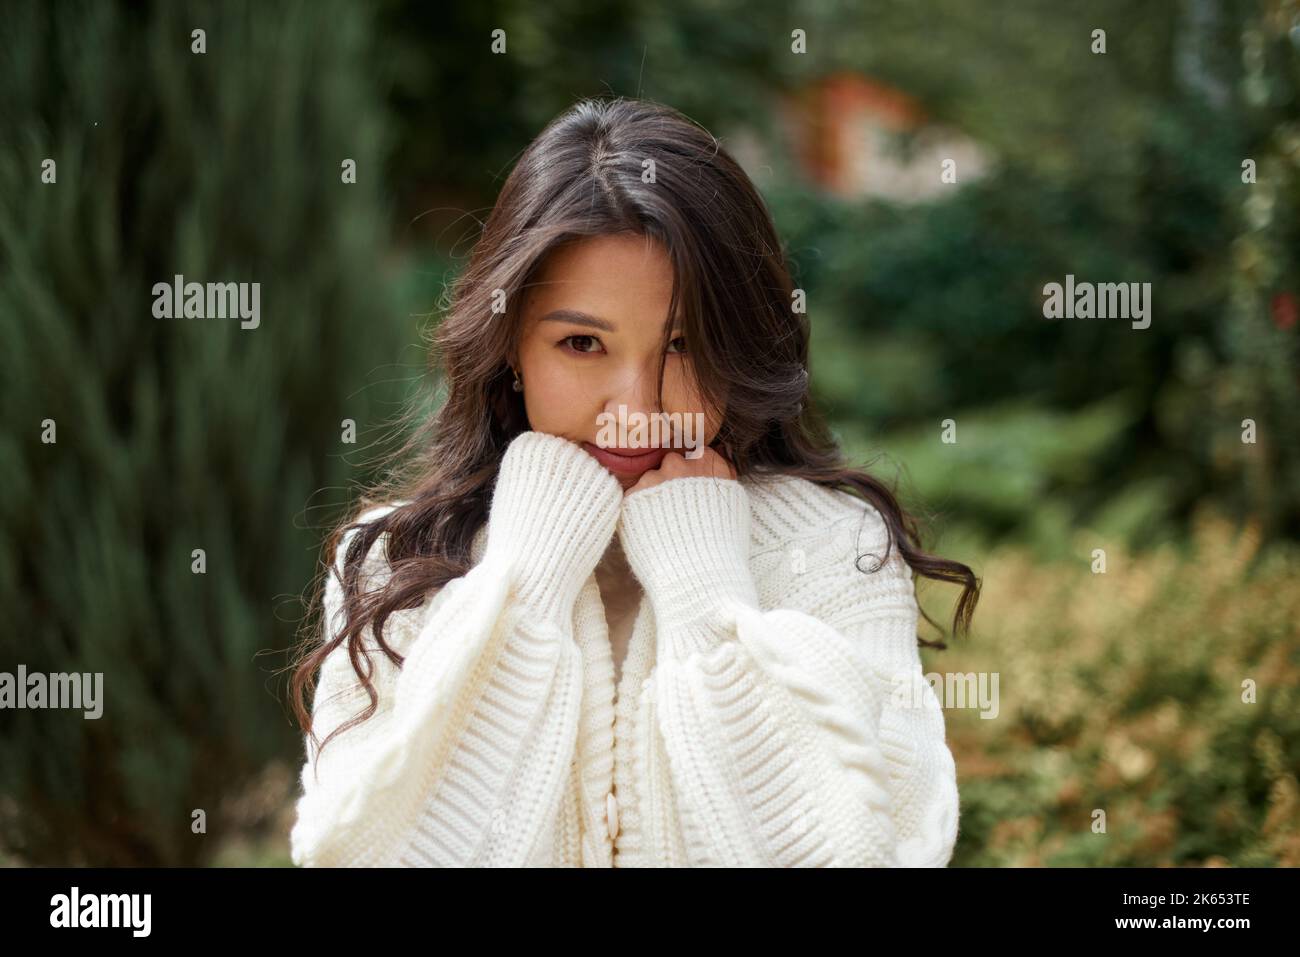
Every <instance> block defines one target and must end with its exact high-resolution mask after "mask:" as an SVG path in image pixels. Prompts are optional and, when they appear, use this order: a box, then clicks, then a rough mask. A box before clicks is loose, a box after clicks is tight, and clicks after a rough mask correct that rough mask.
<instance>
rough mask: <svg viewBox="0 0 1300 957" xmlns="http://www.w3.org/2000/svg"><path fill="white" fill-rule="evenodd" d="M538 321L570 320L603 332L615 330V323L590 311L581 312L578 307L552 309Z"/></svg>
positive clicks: (578, 324)
mask: <svg viewBox="0 0 1300 957" xmlns="http://www.w3.org/2000/svg"><path fill="white" fill-rule="evenodd" d="M537 321H538V322H571V323H573V324H574V325H577V326H588V327H590V328H592V329H603V330H604V331H605V332H617V331H618V330H617V328H616V327H615V325H614V324H613V323H612V322H610V321H609V320H608V319H601V318H600V317H599V316H593V315H591V314H590V313H586V312H582V311H580V310H578V309H553V310H552V311H550V312H548V313H547V314H546V315H544V316H542V318H540V319H538V320H537Z"/></svg>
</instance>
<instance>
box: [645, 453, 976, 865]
mask: <svg viewBox="0 0 1300 957" xmlns="http://www.w3.org/2000/svg"><path fill="white" fill-rule="evenodd" d="M865 509H866V506H865V504H864V510H865ZM872 517H873V518H874V523H873V524H872V527H874V528H876V530H877V532H878V533H879V536H878V537H879V538H880V542H879V544H880V546H881V547H882V548H883V546H884V544H885V539H884V537H883V536H884V525H883V522H882V521H881V520H880V519H879V516H878V514H875V513H873V516H872ZM843 528H844V526H840V530H842V529H843ZM619 534H620V537H621V540H622V544H623V547H624V550H625V551H626V553H627V555H628V560H629V562H630V564H631V565H632V567H633V570H634V571H635V572H636V574H637V577H638V578H639V579H640V580H641V582H642V584H643V585H644V587H645V589H646V592H647V595H648V596H649V597H650V600H651V604H652V608H653V610H654V615H655V622H656V627H657V631H658V634H657V638H656V641H657V667H656V675H655V677H654V679H653V691H652V693H653V694H654V699H653V700H654V702H655V711H656V714H657V722H658V724H659V732H660V736H661V739H662V746H663V749H664V751H665V752H666V757H667V760H668V765H669V768H670V773H671V776H672V780H673V784H674V790H675V791H676V792H677V796H678V800H679V803H680V805H681V813H682V817H683V819H684V820H683V830H684V833H685V834H686V837H687V841H688V845H692V846H693V852H692V855H691V856H692V858H695V859H698V860H701V861H703V862H707V863H713V864H715V865H719V866H758V867H771V866H775V867H790V866H850V867H895V866H936V867H942V866H946V864H947V862H948V860H949V859H950V857H951V855H952V850H953V846H954V844H955V842H956V833H957V814H958V800H957V786H956V766H955V763H954V761H953V758H952V754H951V752H950V750H949V749H948V747H947V744H946V742H945V735H944V721H943V714H942V711H941V709H940V708H939V705H938V701H937V698H936V697H935V695H934V691H933V689H932V688H931V687H930V686H929V684H928V683H926V682H925V681H924V678H923V675H922V671H921V662H920V656H919V653H918V651H917V647H916V624H917V618H918V613H919V609H918V607H917V604H916V599H915V594H914V591H913V587H912V580H911V571H910V568H909V567H908V566H907V564H906V562H904V561H903V560H902V559H901V557H899V556H897V554H896V553H891V555H890V556H888V560H887V561H886V562H885V563H884V564H883V566H882V567H881V569H880V570H878V571H876V572H873V573H870V574H865V575H864V574H863V573H862V572H861V571H858V570H857V568H856V567H854V565H853V561H854V558H855V557H856V556H855V555H849V554H847V552H848V550H849V549H848V547H845V548H844V551H845V553H846V554H845V555H844V556H843V562H844V563H845V566H846V568H847V570H848V572H851V575H850V574H848V573H846V572H837V573H836V574H827V575H825V576H824V578H823V579H821V580H818V581H817V582H816V583H815V584H809V585H806V586H801V587H810V588H812V589H813V593H814V594H815V596H816V600H814V601H810V602H808V603H807V604H814V605H816V606H817V607H819V608H827V609H835V612H834V613H833V617H834V618H835V620H836V621H837V622H838V623H839V627H835V626H832V625H831V624H829V623H828V622H827V621H826V620H823V618H822V617H816V616H813V615H811V614H808V613H806V612H803V611H799V610H795V609H794V608H785V607H778V608H775V609H772V610H766V611H765V610H763V609H762V608H761V607H760V604H759V597H758V594H757V591H756V585H755V582H754V579H753V576H752V573H751V571H750V568H749V541H750V513H749V502H748V492H747V491H746V490H745V488H744V486H743V485H742V484H741V483H740V482H737V481H735V480H725V479H717V478H713V477H703V476H692V477H688V478H676V479H671V480H669V481H667V482H664V483H662V484H660V485H657V486H655V487H652V488H650V489H646V490H644V491H641V492H636V493H634V494H632V495H630V496H628V498H627V499H626V501H625V503H624V507H623V513H622V517H621V520H620V526H619ZM850 538H852V536H851V535H848V534H847V533H846V534H845V535H844V537H843V538H842V539H841V540H842V541H844V542H846V543H847V542H848V540H849V539H850ZM786 593H787V594H789V593H790V592H788V591H787V592H786ZM804 594H805V595H806V594H808V592H804ZM801 604H804V602H801ZM823 617H826V618H829V617H832V614H831V613H830V612H828V613H827V614H825V615H824V616H823Z"/></svg>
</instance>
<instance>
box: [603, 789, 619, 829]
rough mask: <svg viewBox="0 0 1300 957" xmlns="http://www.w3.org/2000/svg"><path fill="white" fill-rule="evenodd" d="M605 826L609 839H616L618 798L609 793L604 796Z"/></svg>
mask: <svg viewBox="0 0 1300 957" xmlns="http://www.w3.org/2000/svg"><path fill="white" fill-rule="evenodd" d="M605 825H606V827H608V828H609V839H610V840H611V841H612V840H614V838H616V837H618V798H616V797H614V792H613V791H611V792H610V793H609V794H606V795H605Z"/></svg>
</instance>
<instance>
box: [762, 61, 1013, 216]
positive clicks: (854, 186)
mask: <svg viewBox="0 0 1300 957" xmlns="http://www.w3.org/2000/svg"><path fill="white" fill-rule="evenodd" d="M777 109H778V111H779V117H780V122H781V125H782V127H783V128H784V130H785V135H786V138H787V142H788V144H789V148H790V150H791V152H792V154H793V155H794V156H795V158H796V160H797V161H798V163H799V165H800V166H801V167H802V168H803V169H804V170H805V171H806V172H807V174H808V176H809V177H810V178H811V179H812V180H813V181H814V182H816V183H818V184H819V185H821V186H822V187H823V188H824V189H826V190H828V191H829V192H832V193H835V194H836V195H839V196H843V197H845V198H854V197H863V196H871V197H877V198H880V199H888V200H891V201H895V202H923V201H925V200H928V199H931V198H934V197H935V196H936V195H938V194H939V193H940V192H941V191H943V190H947V189H952V188H953V186H954V183H953V182H952V180H953V179H954V178H955V183H956V185H957V186H960V185H961V184H963V183H969V182H971V181H973V180H975V179H977V178H978V177H980V176H982V175H983V174H984V172H985V170H986V169H987V168H988V166H989V157H988V155H987V153H986V152H985V150H984V149H983V148H982V147H981V146H980V145H979V144H978V143H976V142H975V141H974V140H972V139H971V138H969V137H967V136H965V135H963V134H962V133H960V132H958V131H956V130H953V129H950V128H948V127H945V126H943V125H941V124H937V123H934V122H932V121H931V119H930V118H929V116H928V115H927V113H926V111H925V109H924V108H923V107H922V106H921V104H920V103H918V102H917V101H916V100H915V99H913V98H912V97H910V96H908V95H907V94H905V93H902V92H900V91H898V90H896V89H893V88H891V87H889V86H886V85H884V84H882V83H878V82H875V81H873V80H871V79H869V78H868V77H865V76H862V75H861V74H858V73H852V72H847V71H846V72H840V73H835V74H831V75H829V76H826V77H824V78H822V79H821V80H819V81H818V82H816V83H815V84H813V85H811V86H808V87H806V88H805V89H803V90H801V91H799V92H798V93H796V94H794V95H792V96H789V97H787V98H785V99H783V100H782V101H781V102H780V103H779V104H778V107H777ZM948 160H951V161H952V164H951V165H950V166H949V167H948V168H949V169H950V170H952V173H951V175H950V176H949V177H948V179H949V181H947V182H945V180H944V177H943V172H944V169H945V166H944V164H945V161H948Z"/></svg>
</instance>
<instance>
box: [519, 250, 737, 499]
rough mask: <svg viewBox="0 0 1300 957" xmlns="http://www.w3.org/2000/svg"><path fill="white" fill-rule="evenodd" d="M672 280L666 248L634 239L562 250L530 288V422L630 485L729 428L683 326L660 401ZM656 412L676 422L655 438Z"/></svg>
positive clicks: (676, 333) (522, 364) (526, 365)
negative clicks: (706, 400) (702, 379)
mask: <svg viewBox="0 0 1300 957" xmlns="http://www.w3.org/2000/svg"><path fill="white" fill-rule="evenodd" d="M672 282H673V272H672V263H671V262H670V261H669V259H668V254H667V251H666V250H665V249H664V248H663V246H662V245H661V244H660V243H659V242H657V241H656V240H654V239H652V238H649V237H646V236H639V235H634V234H630V233H626V234H620V235H612V236H599V237H593V238H590V239H584V240H579V241H576V242H574V243H570V244H567V245H565V246H562V247H560V248H558V249H556V250H555V251H553V252H552V253H551V255H550V256H549V257H548V258H547V261H546V262H545V263H544V264H543V268H542V270H541V272H540V274H539V275H538V277H537V280H536V282H534V283H532V284H530V285H529V287H528V288H527V289H526V290H525V298H524V302H523V306H522V312H523V316H522V321H523V334H522V340H521V342H520V346H519V360H518V366H517V368H518V370H519V377H520V379H522V380H523V384H524V392H523V395H524V407H525V409H526V410H527V413H528V422H529V425H530V426H531V428H532V429H533V430H534V431H536V432H546V433H549V434H551V435H558V436H561V437H563V438H567V439H570V440H571V441H573V442H576V443H578V444H580V445H582V446H583V448H585V449H586V450H587V451H588V452H589V453H591V454H592V455H593V457H595V458H596V459H597V461H599V462H600V463H601V464H602V465H604V466H605V467H606V468H607V469H609V471H610V472H611V474H613V475H614V477H615V478H617V479H618V480H619V482H620V483H621V484H622V486H623V487H624V488H625V489H626V488H629V487H630V486H632V485H633V484H635V483H636V480H637V479H638V478H640V476H641V475H642V474H643V473H644V472H646V471H647V470H649V469H652V468H657V467H658V466H659V463H660V461H661V460H662V459H663V456H664V455H665V454H666V452H667V451H668V450H669V449H670V448H676V449H677V450H678V451H681V452H682V454H684V455H687V457H688V458H689V457H692V456H691V455H690V454H689V453H688V451H687V450H688V449H690V448H694V447H697V446H698V447H699V448H704V447H706V446H708V445H709V444H710V443H711V442H712V441H713V439H714V437H715V436H716V435H717V432H718V428H719V427H720V425H721V415H720V414H710V410H707V409H705V408H704V407H703V404H702V402H703V400H702V399H701V397H700V394H699V391H698V389H697V388H696V386H695V382H694V377H693V375H692V372H691V359H690V353H689V351H688V344H687V343H686V340H685V339H684V338H682V333H683V330H682V329H681V327H680V326H679V325H676V324H674V328H673V330H672V332H673V341H672V343H671V344H670V345H669V347H668V355H667V357H666V359H665V362H664V382H663V400H664V406H665V407H664V408H663V409H658V408H656V407H655V405H654V402H655V385H656V377H657V375H658V371H659V353H660V351H661V350H662V349H663V338H662V337H663V334H664V325H665V323H666V321H667V320H668V301H669V298H670V297H671V295H672ZM620 406H623V407H624V408H623V411H622V413H620V410H619V407H620ZM657 413H667V414H668V415H669V416H670V417H671V418H669V419H664V418H662V417H661V419H660V423H659V433H658V435H655V434H654V433H652V432H650V431H649V421H650V419H651V418H653V417H654V416H655V415H656V414H657ZM676 414H680V416H678V415H676ZM687 417H689V418H687ZM620 420H621V421H622V422H624V423H625V429H626V431H625V432H620V431H619V430H618V424H619V422H620ZM638 421H639V422H640V423H643V424H644V425H645V426H646V428H645V431H644V432H643V433H638V432H637V431H636V429H637V425H638ZM670 421H672V422H680V423H681V424H682V428H683V431H682V432H681V433H680V434H679V436H678V437H677V438H674V437H673V432H672V431H671V429H670V428H665V427H664V425H665V424H666V422H670ZM687 430H690V431H687ZM656 447H658V451H655V448H656ZM636 450H642V451H641V454H619V453H620V452H623V453H634V452H636ZM646 450H649V451H646ZM696 454H698V453H696Z"/></svg>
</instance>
